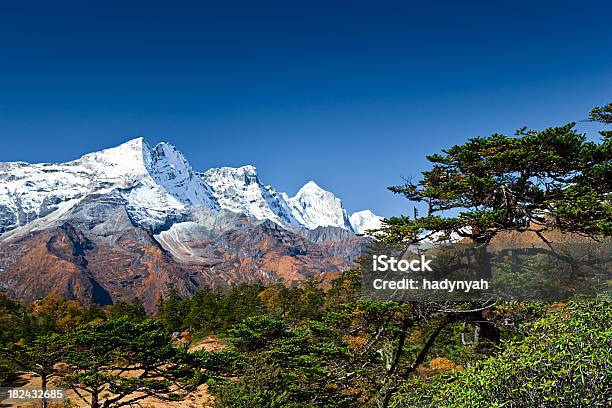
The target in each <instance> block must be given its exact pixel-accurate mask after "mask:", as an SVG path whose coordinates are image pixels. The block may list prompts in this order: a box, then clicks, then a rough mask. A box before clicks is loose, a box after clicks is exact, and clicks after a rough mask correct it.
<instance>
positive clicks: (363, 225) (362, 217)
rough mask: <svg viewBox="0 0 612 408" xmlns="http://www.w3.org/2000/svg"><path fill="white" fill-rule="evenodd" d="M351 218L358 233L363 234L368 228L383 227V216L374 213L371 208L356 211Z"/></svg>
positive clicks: (354, 229)
mask: <svg viewBox="0 0 612 408" xmlns="http://www.w3.org/2000/svg"><path fill="white" fill-rule="evenodd" d="M349 219H350V222H351V225H352V226H353V231H355V232H356V233H357V234H363V233H365V232H366V231H368V230H374V229H379V228H381V227H382V220H383V217H380V216H378V215H376V214H374V213H373V212H372V211H370V210H363V211H357V212H354V213H353V214H351V216H350V218H349Z"/></svg>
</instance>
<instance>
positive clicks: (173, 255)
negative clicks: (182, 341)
mask: <svg viewBox="0 0 612 408" xmlns="http://www.w3.org/2000/svg"><path fill="white" fill-rule="evenodd" d="M378 225H380V217H377V216H376V215H374V214H373V213H372V212H371V211H369V210H365V211H360V212H357V213H354V214H351V215H349V214H348V213H347V212H346V210H345V209H344V208H343V206H342V202H341V201H340V199H338V198H337V197H335V196H334V195H333V194H332V193H331V192H328V191H325V190H323V189H322V188H321V187H319V186H318V185H317V184H316V183H314V182H312V181H311V182H308V183H306V184H305V185H304V187H302V188H301V189H300V190H299V191H298V192H297V194H295V195H294V196H292V197H290V196H289V195H288V194H286V193H282V192H277V191H276V190H275V189H274V188H273V187H271V186H267V185H263V184H262V183H261V182H260V180H259V178H258V176H257V173H256V170H255V168H254V167H253V166H243V167H239V168H230V167H223V168H214V169H209V170H207V171H205V172H203V173H199V172H196V171H194V170H193V169H192V168H191V166H190V165H189V163H188V161H187V160H186V158H185V157H184V156H183V155H182V154H181V153H180V152H178V151H177V150H176V149H175V148H174V147H173V146H171V145H169V144H167V143H160V144H158V145H157V146H155V147H150V146H149V145H148V144H147V143H146V142H145V141H144V140H143V139H142V138H139V139H134V140H131V141H129V142H126V143H124V144H122V145H120V146H118V147H115V148H110V149H106V150H102V151H100V152H95V153H90V154H86V155H85V156H83V157H81V158H80V159H77V160H75V161H72V162H68V163H60V164H46V163H45V164H27V163H0V234H1V235H0V288H1V289H3V290H6V291H7V292H9V294H11V295H12V296H15V297H18V298H22V299H26V300H33V299H37V298H40V297H43V296H45V295H47V294H50V293H56V294H61V295H63V296H65V297H67V298H73V299H79V300H81V301H83V302H95V303H98V304H108V303H112V302H113V301H116V300H118V299H123V300H129V299H131V298H134V297H136V296H138V297H140V298H141V299H143V300H144V301H145V303H146V305H147V307H148V308H149V309H151V310H152V309H153V308H154V307H155V304H156V303H157V300H158V299H159V297H160V296H161V295H162V293H163V292H164V291H165V290H167V288H168V287H169V286H171V285H172V286H174V287H175V288H176V289H177V290H178V291H179V292H180V293H181V294H183V295H185V296H186V295H189V294H190V293H193V292H194V291H195V290H196V289H197V287H198V286H200V285H210V286H223V285H230V284H233V283H239V282H249V281H255V280H261V281H264V282H283V283H285V284H287V285H292V284H297V283H299V282H301V281H304V280H305V279H308V278H315V279H321V278H323V275H325V274H335V273H339V271H341V270H343V269H345V268H348V267H350V266H351V265H352V261H353V259H354V258H355V257H356V256H357V255H358V253H359V250H360V248H361V245H362V244H363V242H364V238H363V237H359V236H357V235H356V234H358V233H362V232H364V231H365V230H367V229H370V228H376V227H377V226H378Z"/></svg>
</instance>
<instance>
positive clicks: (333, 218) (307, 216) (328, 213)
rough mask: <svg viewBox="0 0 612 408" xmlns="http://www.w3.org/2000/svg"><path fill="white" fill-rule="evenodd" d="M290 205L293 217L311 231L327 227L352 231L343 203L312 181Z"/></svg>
mask: <svg viewBox="0 0 612 408" xmlns="http://www.w3.org/2000/svg"><path fill="white" fill-rule="evenodd" d="M289 203H290V205H291V207H293V216H294V217H295V218H296V219H297V220H298V222H299V223H301V224H302V225H305V226H306V227H307V228H309V229H314V228H316V227H327V226H331V227H340V228H346V229H349V230H350V229H351V225H350V223H349V220H348V216H347V214H346V210H345V209H344V208H343V207H342V201H341V200H340V199H339V198H338V197H336V196H335V195H334V194H332V193H330V192H329V191H327V190H324V189H322V188H321V187H320V186H319V185H318V184H317V183H315V182H314V181H312V180H311V181H309V182H308V183H306V184H304V186H302V188H300V190H299V191H298V192H297V193H296V195H295V196H293V197H291V198H290V199H289Z"/></svg>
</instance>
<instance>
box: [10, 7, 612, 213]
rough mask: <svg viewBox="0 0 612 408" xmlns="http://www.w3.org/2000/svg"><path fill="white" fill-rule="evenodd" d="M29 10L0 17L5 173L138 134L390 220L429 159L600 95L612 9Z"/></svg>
mask: <svg viewBox="0 0 612 408" xmlns="http://www.w3.org/2000/svg"><path fill="white" fill-rule="evenodd" d="M36 3H37V2H34V1H13V2H4V3H3V5H2V10H1V11H0V38H1V41H0V138H1V145H0V146H1V147H0V161H15V160H24V161H65V160H70V159H73V158H76V157H78V156H80V155H81V154H83V153H86V152H89V151H93V150H97V149H100V148H104V147H109V146H113V145H116V144H119V143H121V142H123V141H125V140H127V139H130V138H132V137H135V136H138V135H143V136H145V138H146V139H147V140H148V141H149V143H152V144H154V143H157V142H159V141H162V140H165V141H168V142H170V143H172V144H174V145H176V146H177V147H178V148H179V149H180V150H181V151H183V152H184V153H185V154H186V155H187V157H188V159H189V160H190V162H191V164H192V165H193V167H194V168H196V169H198V170H205V169H207V168H209V167H213V166H221V165H229V166H238V165H243V164H248V163H251V164H254V165H255V166H257V167H258V170H259V175H260V178H261V179H262V180H263V181H264V182H265V183H268V184H272V185H274V186H275V187H277V188H278V189H280V190H284V191H288V192H289V193H294V192H295V191H296V190H297V189H298V188H299V187H300V186H301V185H302V184H303V183H304V182H306V181H308V180H310V179H314V180H315V181H317V182H318V183H319V184H320V185H321V186H322V187H324V188H326V189H329V190H331V191H333V192H334V193H336V194H337V195H338V196H340V197H341V198H342V199H343V200H344V203H345V205H346V206H347V208H348V209H349V210H359V209H362V208H371V209H373V210H374V211H375V212H377V213H380V214H382V215H385V216H390V215H395V214H398V213H402V212H404V211H405V210H406V209H407V207H406V204H407V203H406V202H405V200H403V199H401V198H400V197H396V196H394V195H393V194H391V193H390V192H388V191H387V190H386V187H387V186H389V185H393V184H397V183H400V182H401V177H402V176H406V177H409V176H413V177H414V176H418V174H419V172H420V171H421V170H423V169H424V166H425V160H424V156H425V155H426V154H428V153H432V152H436V151H438V150H439V149H441V148H444V147H447V146H450V145H452V144H456V143H459V142H461V141H463V140H465V139H466V138H467V137H471V136H477V135H488V134H490V133H492V132H496V131H500V132H508V133H510V132H513V131H514V130H515V129H517V128H519V127H521V126H523V125H526V126H529V127H531V128H542V127H545V126H549V125H555V124H562V123H564V122H567V121H569V120H572V119H573V120H579V119H582V118H584V117H586V113H587V112H588V111H589V110H590V108H591V107H593V106H594V105H598V104H599V105H601V104H605V103H607V102H610V101H612V98H611V96H612V35H611V34H610V26H611V24H612V7H611V6H610V3H609V1H601V2H597V1H592V2H589V1H584V0H583V1H573V2H570V1H524V2H523V1H486V2H475V1H473V2H470V1H463V2H460V1H448V2H447V1H436V2H429V1H421V2H410V1H380V0H379V1H371V2H362V1H355V0H353V1H332V0H327V1H321V2H319V1H312V0H309V1H300V2H294V1H278V2H276V1H266V2H261V1H254V0H251V1H241V2H236V1H226V0H224V1H214V2H211V1H205V0H204V1H193V2H184V1H165V2H157V1H143V2H130V1H117V2H113V1H99V2H96V3H97V4H93V3H94V2H85V1H78V2H73V3H66V2H62V1H45V2H40V4H38V5H37V4H36ZM85 3H90V4H85Z"/></svg>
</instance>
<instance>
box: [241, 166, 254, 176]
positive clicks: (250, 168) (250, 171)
mask: <svg viewBox="0 0 612 408" xmlns="http://www.w3.org/2000/svg"><path fill="white" fill-rule="evenodd" d="M238 169H239V170H242V171H243V172H244V173H246V174H253V175H256V174H257V168H256V167H255V166H253V165H251V164H247V165H246V166H242V167H238Z"/></svg>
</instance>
